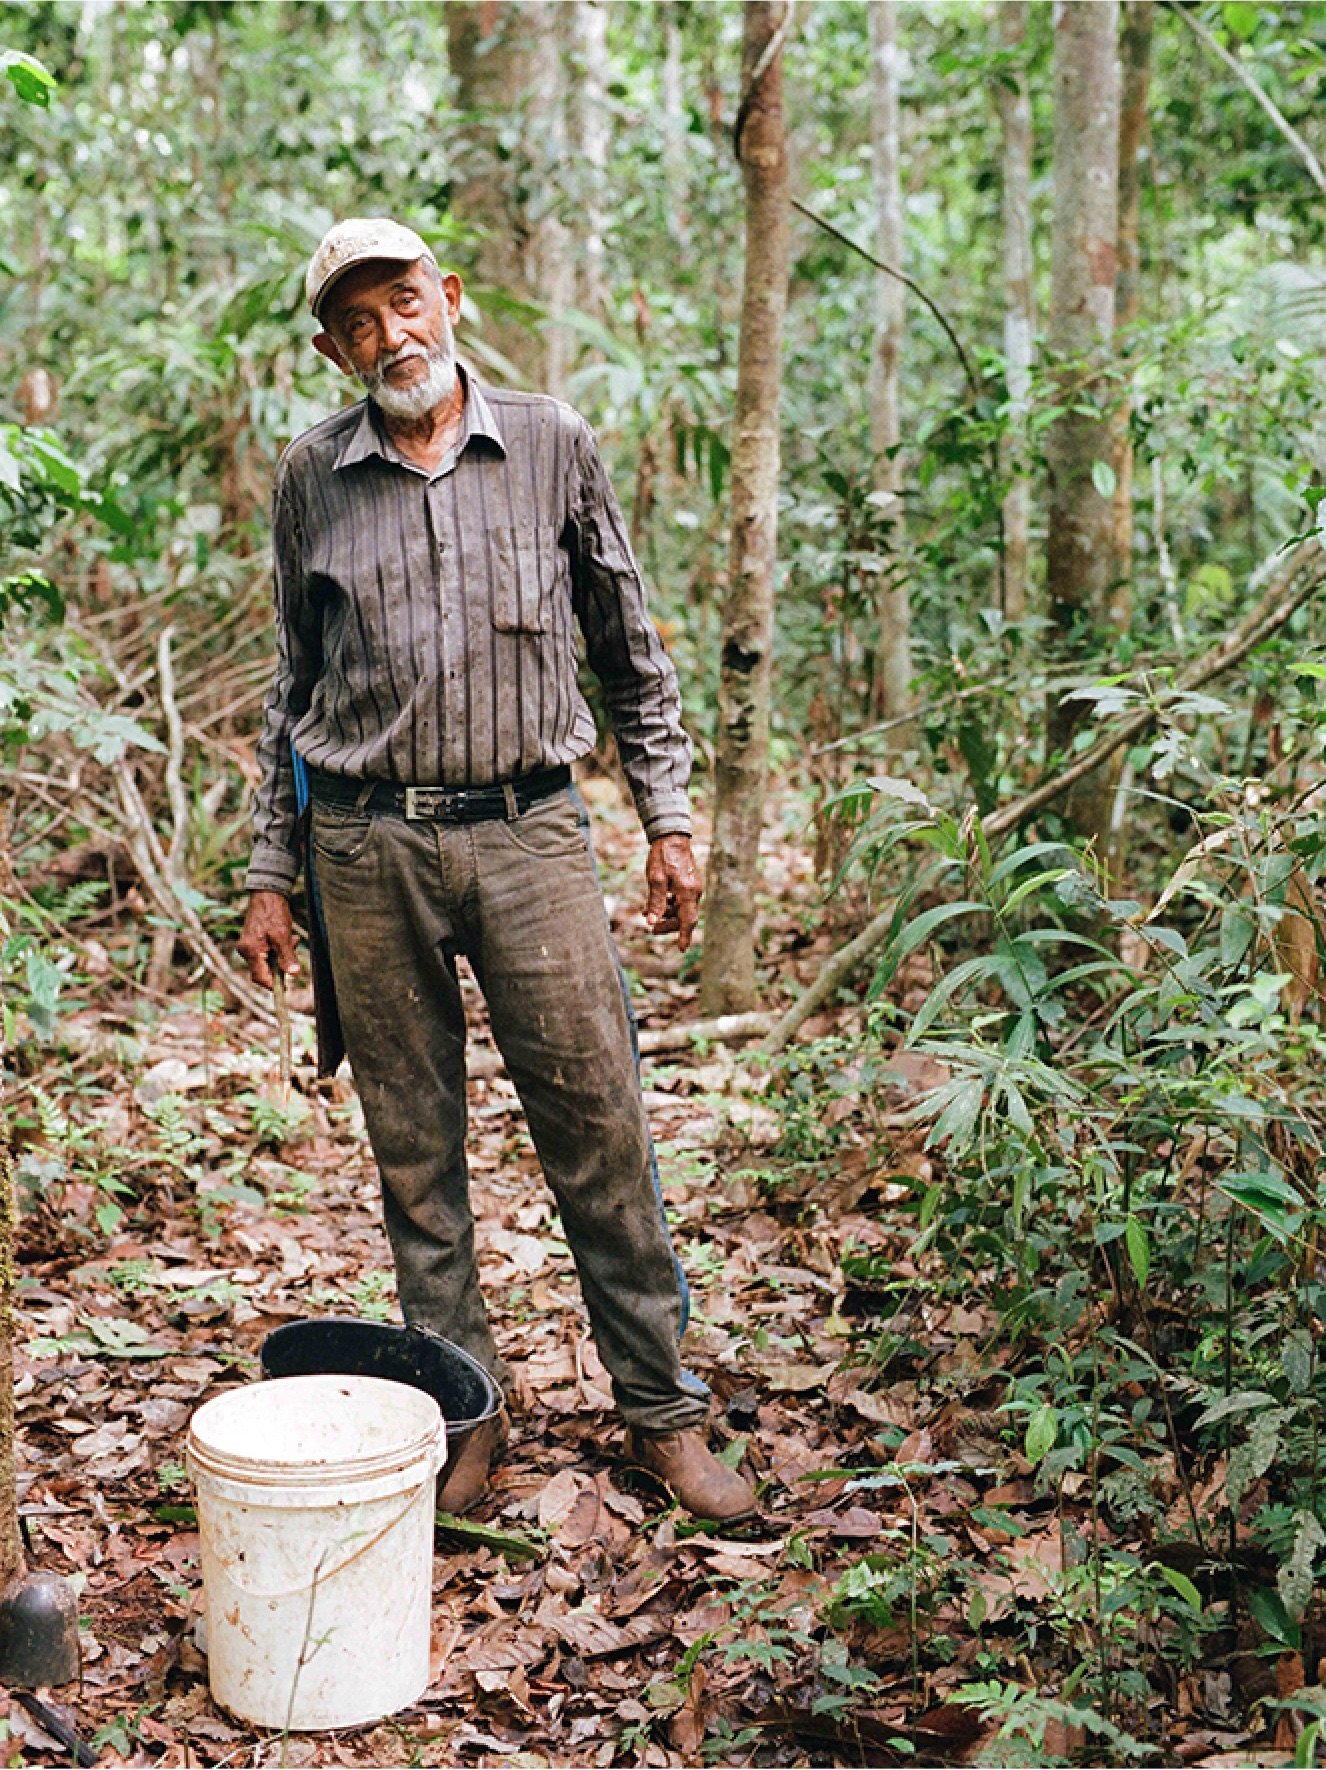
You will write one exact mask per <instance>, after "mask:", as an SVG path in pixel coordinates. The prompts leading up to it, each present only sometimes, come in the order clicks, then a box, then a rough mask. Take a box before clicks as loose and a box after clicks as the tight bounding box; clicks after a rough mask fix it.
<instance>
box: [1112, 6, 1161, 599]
mask: <svg viewBox="0 0 1326 1770" xmlns="http://www.w3.org/2000/svg"><path fill="white" fill-rule="evenodd" d="M1155 10H1156V7H1155V0H1124V8H1123V33H1122V35H1121V37H1120V39H1119V49H1120V59H1121V61H1122V63H1123V76H1122V99H1121V108H1120V113H1119V275H1118V283H1117V286H1116V288H1115V295H1114V323H1115V329H1116V331H1117V332H1118V334H1119V336H1120V337H1121V339H1123V340H1124V347H1125V349H1126V348H1127V333H1128V330H1129V328H1130V327H1131V326H1133V325H1135V324H1136V322H1137V317H1138V314H1139V313H1140V311H1141V278H1140V274H1139V273H1140V266H1141V255H1140V252H1139V248H1138V224H1139V217H1140V212H1141V198H1142V173H1141V163H1140V155H1141V148H1142V142H1143V140H1144V139H1145V136H1146V121H1147V117H1146V101H1147V88H1148V86H1149V85H1150V81H1151V27H1152V22H1153V20H1154V17H1155ZM1131 409H1132V402H1131V400H1125V401H1124V403H1123V406H1122V409H1121V410H1120V413H1119V446H1118V450H1117V453H1116V455H1115V474H1116V480H1115V487H1114V571H1115V577H1116V579H1117V580H1118V583H1119V585H1120V586H1121V587H1122V592H1124V593H1126V591H1127V587H1128V585H1129V583H1130V581H1131V579H1132V557H1133V447H1132V441H1131V438H1130V436H1129V429H1128V420H1129V416H1130V414H1131Z"/></svg>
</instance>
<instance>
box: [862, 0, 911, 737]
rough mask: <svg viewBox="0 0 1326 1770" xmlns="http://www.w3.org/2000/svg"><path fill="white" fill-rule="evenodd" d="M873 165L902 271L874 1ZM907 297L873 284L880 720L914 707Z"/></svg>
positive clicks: (882, 47) (888, 242)
mask: <svg viewBox="0 0 1326 1770" xmlns="http://www.w3.org/2000/svg"><path fill="white" fill-rule="evenodd" d="M867 10H868V14H869V18H870V162H871V175H872V178H873V182H874V196H875V249H876V252H877V253H878V255H879V257H880V258H882V259H883V261H884V262H885V264H895V265H897V266H898V267H899V269H901V268H902V260H903V225H902V171H901V160H902V154H901V149H900V145H899V127H898V108H899V107H898V85H899V78H898V8H897V4H896V0H871V3H870V5H869V7H868V9H867ZM905 303H906V290H905V289H904V288H903V285H902V284H901V283H900V282H899V281H898V279H897V278H896V277H886V276H882V275H880V276H876V278H875V348H874V352H873V353H872V356H871V359H870V447H871V453H872V455H873V457H874V481H875V490H876V491H877V492H883V493H886V494H887V495H888V498H889V503H888V506H887V509H886V511H885V512H884V514H885V515H886V516H887V517H888V519H889V523H890V527H889V560H890V567H889V570H888V571H886V572H882V573H881V574H880V577H879V603H878V621H877V637H876V649H875V670H874V683H873V688H872V694H871V701H872V704H873V710H874V713H875V716H876V718H878V719H896V718H897V717H898V716H899V715H900V714H902V713H905V712H906V711H907V710H908V708H909V707H910V705H911V683H912V640H911V612H910V608H909V605H908V595H907V573H906V567H905V565H904V563H903V515H904V511H903V497H902V491H903V464H902V455H901V452H900V444H901V441H902V422H901V419H900V416H899V400H898V380H899V374H898V371H899V365H900V363H901V359H902V346H903V327H904V325H905V323H906V305H905Z"/></svg>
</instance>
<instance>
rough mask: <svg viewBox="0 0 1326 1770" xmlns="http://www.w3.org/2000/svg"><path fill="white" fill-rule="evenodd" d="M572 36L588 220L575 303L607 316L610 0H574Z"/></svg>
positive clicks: (572, 91) (570, 58)
mask: <svg viewBox="0 0 1326 1770" xmlns="http://www.w3.org/2000/svg"><path fill="white" fill-rule="evenodd" d="M560 22H561V24H562V26H563V29H564V31H565V33H566V51H567V55H566V59H567V75H568V78H567V103H566V109H567V135H568V137H569V140H570V143H571V147H572V149H573V150H574V152H575V155H576V160H577V166H578V175H577V178H576V190H577V195H578V197H579V204H578V207H579V210H580V213H581V214H582V215H583V217H584V222H583V231H582V238H581V245H580V250H579V251H578V252H576V253H575V254H574V268H575V278H576V293H575V301H576V305H577V306H578V307H581V308H583V309H584V310H585V311H586V312H587V313H592V314H594V315H596V316H598V317H602V315H603V313H604V311H605V309H606V307H607V277H606V274H605V269H604V249H603V227H604V216H603V209H604V197H605V193H606V186H607V177H608V76H607V67H608V7H607V0H573V4H572V5H570V6H563V7H562V9H561V13H560Z"/></svg>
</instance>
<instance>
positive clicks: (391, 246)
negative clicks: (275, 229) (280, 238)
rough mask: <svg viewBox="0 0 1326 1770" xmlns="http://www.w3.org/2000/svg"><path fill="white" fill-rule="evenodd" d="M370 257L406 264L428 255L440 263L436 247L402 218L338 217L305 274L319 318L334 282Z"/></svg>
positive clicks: (432, 261) (431, 259)
mask: <svg viewBox="0 0 1326 1770" xmlns="http://www.w3.org/2000/svg"><path fill="white" fill-rule="evenodd" d="M370 258H388V259H395V260H397V261H398V262H400V263H402V264H413V263H414V261H415V260H416V259H417V258H427V259H428V260H429V261H430V263H432V264H436V263H437V259H436V258H434V257H433V250H432V247H431V246H429V245H428V243H427V241H425V240H422V239H420V237H419V235H418V234H417V233H415V231H414V229H413V228H411V227H403V226H402V225H401V223H400V222H399V221H392V220H390V219H389V218H388V217H387V216H385V215H377V216H371V217H364V216H355V217H353V218H351V219H350V220H349V221H338V222H337V223H336V226H335V227H333V228H331V229H329V230H328V232H327V233H325V234H324V235H323V236H322V243H321V244H320V245H319V247H318V249H317V251H316V252H315V253H314V254H313V257H312V258H311V259H310V260H309V267H308V272H307V274H306V275H305V277H304V293H305V295H306V296H307V297H308V304H309V306H310V307H311V308H312V309H313V312H314V314H315V315H316V316H317V318H318V319H321V318H322V312H321V309H322V304H323V302H324V301H325V300H326V298H327V295H328V293H329V292H330V290H331V288H332V285H333V284H334V283H336V282H338V281H339V280H340V278H341V277H343V276H344V275H345V273H346V271H347V270H350V269H352V268H353V267H354V266H355V265H356V264H364V263H366V262H367V261H368V260H369V259H370Z"/></svg>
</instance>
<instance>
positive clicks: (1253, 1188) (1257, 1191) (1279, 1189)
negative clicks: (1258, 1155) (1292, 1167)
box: [1217, 1169, 1303, 1241]
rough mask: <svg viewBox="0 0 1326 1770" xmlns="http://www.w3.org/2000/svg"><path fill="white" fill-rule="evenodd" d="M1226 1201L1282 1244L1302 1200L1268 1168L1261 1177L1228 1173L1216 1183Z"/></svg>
mask: <svg viewBox="0 0 1326 1770" xmlns="http://www.w3.org/2000/svg"><path fill="white" fill-rule="evenodd" d="M1217 1186H1218V1188H1219V1190H1220V1191H1221V1192H1223V1193H1224V1194H1225V1196H1226V1197H1227V1198H1232V1199H1233V1200H1234V1202H1235V1203H1236V1204H1240V1205H1242V1206H1243V1208H1244V1209H1245V1210H1247V1211H1251V1212H1252V1214H1253V1216H1254V1217H1258V1218H1260V1220H1261V1221H1262V1222H1263V1223H1264V1224H1265V1225H1266V1227H1267V1228H1268V1229H1269V1230H1270V1231H1271V1233H1272V1235H1274V1236H1276V1237H1277V1238H1278V1239H1279V1240H1281V1241H1283V1240H1284V1239H1285V1237H1286V1236H1287V1235H1288V1234H1289V1232H1290V1230H1291V1229H1292V1228H1293V1226H1294V1224H1295V1222H1296V1221H1297V1219H1298V1217H1299V1215H1300V1214H1301V1212H1302V1209H1303V1201H1302V1199H1301V1198H1300V1197H1299V1195H1298V1193H1297V1192H1295V1190H1294V1188H1293V1187H1292V1186H1291V1185H1290V1184H1289V1182H1288V1181H1287V1180H1285V1179H1284V1178H1283V1177H1282V1176H1281V1175H1279V1174H1275V1173H1272V1172H1271V1171H1270V1170H1269V1169H1268V1170H1266V1172H1264V1173H1261V1174H1228V1175H1225V1176H1224V1177H1223V1178H1222V1179H1221V1180H1219V1181H1218V1182H1217Z"/></svg>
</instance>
